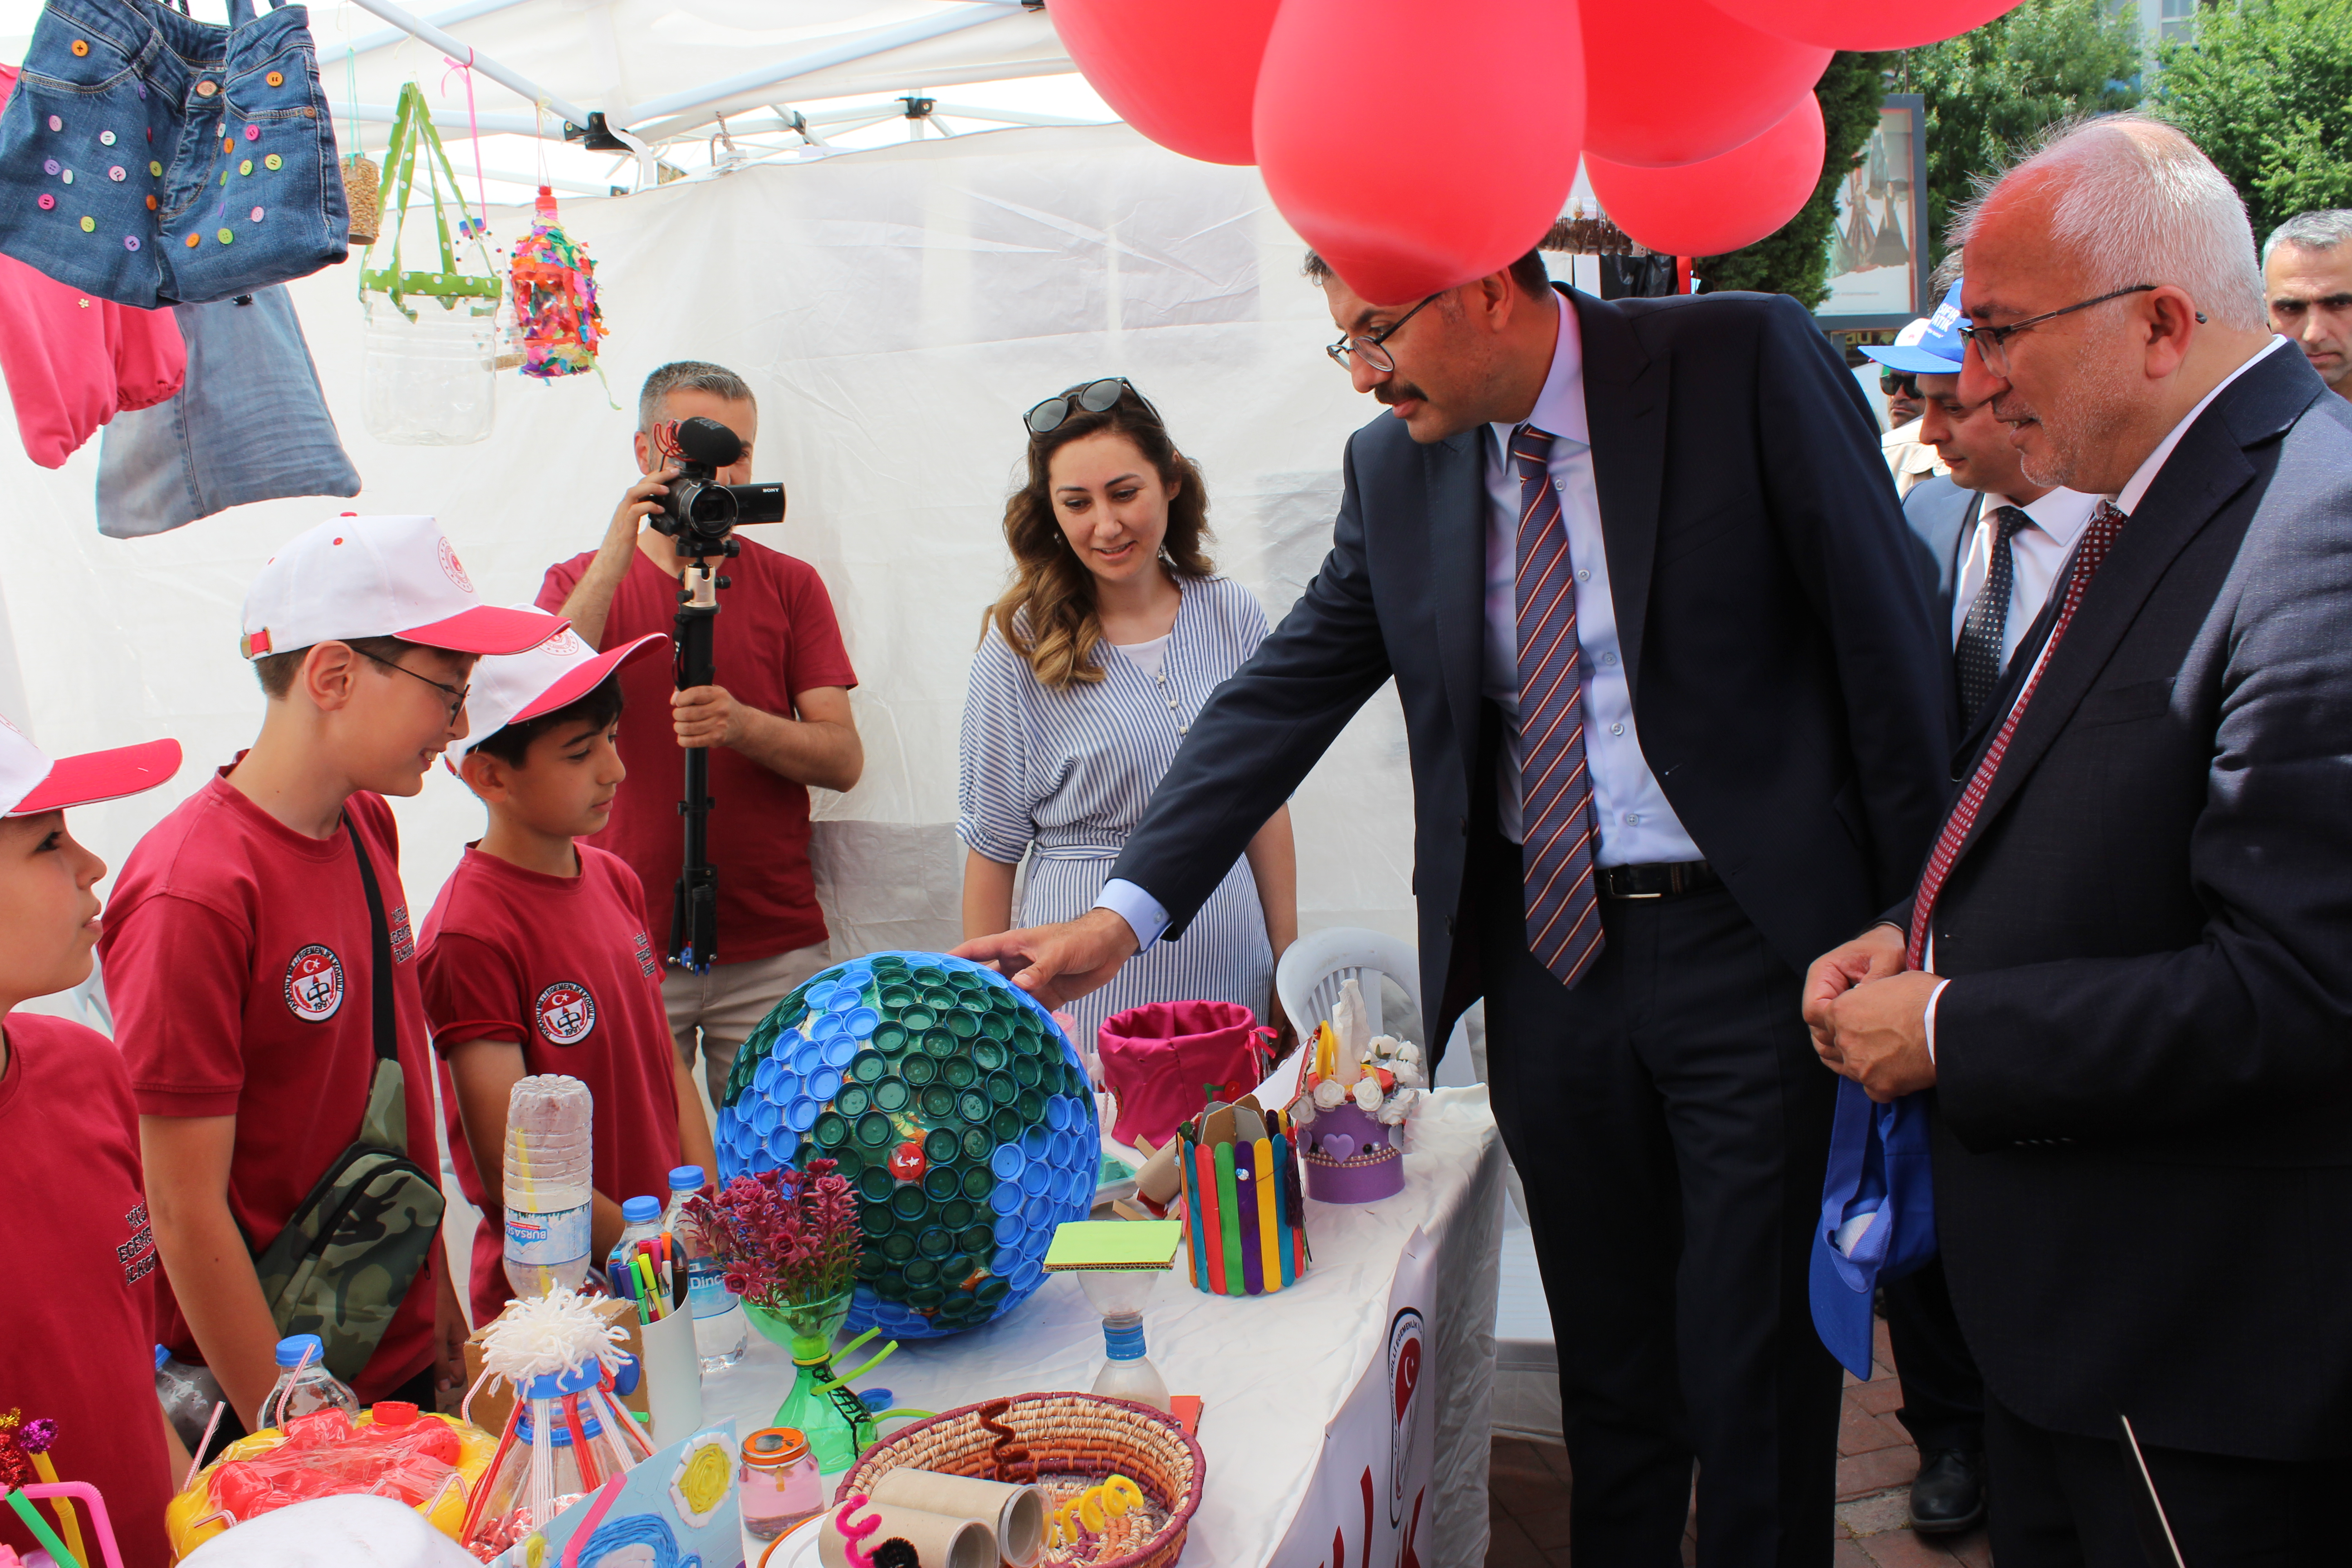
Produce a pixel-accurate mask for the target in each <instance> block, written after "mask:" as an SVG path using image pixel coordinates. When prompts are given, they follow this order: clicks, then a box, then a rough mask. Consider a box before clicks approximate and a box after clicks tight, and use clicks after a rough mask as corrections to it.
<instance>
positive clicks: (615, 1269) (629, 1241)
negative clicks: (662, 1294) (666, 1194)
mask: <svg viewBox="0 0 2352 1568" xmlns="http://www.w3.org/2000/svg"><path fill="white" fill-rule="evenodd" d="M621 1223H622V1229H621V1239H620V1240H618V1241H616V1242H614V1244H613V1252H612V1256H611V1257H610V1258H607V1259H606V1260H605V1263H604V1278H605V1279H607V1280H608V1281H610V1282H611V1284H612V1287H613V1294H614V1295H615V1296H620V1297H624V1298H626V1299H627V1300H632V1301H634V1300H636V1299H637V1297H638V1295H639V1294H640V1293H641V1292H640V1289H639V1287H638V1284H637V1277H636V1274H635V1270H633V1269H632V1268H630V1267H629V1260H630V1259H631V1258H635V1257H636V1255H637V1243H639V1242H641V1241H653V1240H656V1239H657V1238H658V1237H660V1236H661V1233H662V1201H661V1199H659V1198H656V1197H642V1198H630V1199H628V1200H627V1201H626V1202H625V1203H623V1204H622V1205H621Z"/></svg>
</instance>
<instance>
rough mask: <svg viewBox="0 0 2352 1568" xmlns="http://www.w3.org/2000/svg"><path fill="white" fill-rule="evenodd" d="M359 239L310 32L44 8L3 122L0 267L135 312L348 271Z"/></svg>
mask: <svg viewBox="0 0 2352 1568" xmlns="http://www.w3.org/2000/svg"><path fill="white" fill-rule="evenodd" d="M349 244H350V223H349V219H348V217H347V216H346V213H345V210H344V206H343V182H342V175H341V171H340V170H339V169H338V168H337V167H336V163H335V130H334V123H333V121H332V120H331V118H330V117H329V115H328V113H327V108H326V100H325V98H324V96H323V94H322V93H321V92H320V87H319V73H318V58H317V55H316V52H315V51H314V49H313V48H312V47H311V43H310V25H309V18H308V16H307V14H306V13H305V11H304V10H303V8H302V7H301V6H299V5H280V6H278V8H277V9H275V10H273V11H271V12H270V13H269V14H268V16H262V17H259V18H257V17H256V16H255V15H254V10H253V0H229V26H226V27H222V26H216V25H214V24H211V23H205V22H197V21H194V20H191V19H190V18H189V17H187V16H183V15H182V14H180V13H179V12H177V11H173V10H171V9H169V8H167V7H165V6H163V5H158V4H156V3H155V0H49V4H48V5H47V8H46V9H45V10H44V11H43V12H42V14H41V18H40V21H39V23H38V24H37V26H35V28H34V31H33V41H32V47H30V48H29V49H28V50H27V51H26V57H25V66H24V72H23V75H22V76H21V77H20V78H19V79H18V81H17V85H16V92H15V93H14V94H13V95H12V96H11V97H10V98H9V100H8V106H7V109H6V110H5V113H0V252H5V253H6V254H7V255H10V256H13V257H15V258H16V259H18V260H19V261H22V262H25V263H26V264H27V265H28V266H31V267H34V268H37V269H39V270H40V271H42V272H45V273H47V275H48V276H49V277H51V278H54V279H58V281H59V282H61V283H65V284H68V285H69V286H70V287H72V288H75V289H81V290H83V291H85V292H87V293H90V294H95V295H98V296H99V297H100V298H102V299H107V300H114V301H115V302H116V303H118V304H122V305H130V306H133V307H136V308H138V309H141V310H153V309H155V308H156V307H158V306H160V305H170V304H174V303H179V304H203V303H206V302H208V301H211V300H226V299H231V298H234V297H236V296H237V295H240V294H249V293H251V292H253V291H254V290H255V289H262V288H267V287H268V285H270V284H272V283H282V282H285V281H286V280H288V279H294V278H300V277H304V276H306V275H308V274H310V273H312V272H315V271H317V270H318V269H319V268H321V267H325V266H329V265H331V264H332V263H334V262H338V261H341V260H342V259H343V258H344V256H345V255H346V254H347V252H348V249H349Z"/></svg>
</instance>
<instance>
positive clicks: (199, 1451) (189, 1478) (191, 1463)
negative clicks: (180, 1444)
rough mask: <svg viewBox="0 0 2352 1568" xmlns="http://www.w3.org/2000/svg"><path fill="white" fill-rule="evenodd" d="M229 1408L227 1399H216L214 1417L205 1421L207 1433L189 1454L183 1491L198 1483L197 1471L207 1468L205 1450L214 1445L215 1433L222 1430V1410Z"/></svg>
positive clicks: (183, 1480)
mask: <svg viewBox="0 0 2352 1568" xmlns="http://www.w3.org/2000/svg"><path fill="white" fill-rule="evenodd" d="M227 1408H228V1401H227V1400H226V1399H220V1400H215V1401H214V1403H213V1418H212V1419H211V1420H209V1421H207V1422H205V1435H204V1436H203V1437H202V1438H201V1439H199V1440H198V1441H197V1443H196V1451H195V1452H194V1453H193V1454H191V1455H189V1456H188V1473H187V1475H186V1476H185V1477H184V1478H183V1479H182V1480H181V1482H180V1489H181V1490H182V1491H186V1490H187V1489H189V1488H190V1487H192V1486H194V1485H195V1484H196V1472H197V1471H198V1470H201V1469H203V1468H205V1449H206V1448H209V1447H212V1446H213V1434H214V1433H215V1432H217V1431H219V1430H220V1418H221V1412H222V1411H224V1410H226V1409H227Z"/></svg>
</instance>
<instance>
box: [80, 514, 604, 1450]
mask: <svg viewBox="0 0 2352 1568" xmlns="http://www.w3.org/2000/svg"><path fill="white" fill-rule="evenodd" d="M244 619H245V637H244V642H243V649H244V652H245V656H246V657H247V658H250V659H252V660H254V661H255V672H256V674H257V675H258V676H259V678H260V680H261V687H262V690H263V691H264V692H265V693H266V694H267V695H268V704H267V712H266V717H265V718H264V719H263V720H262V725H261V734H260V736H259V737H258V738H257V740H255V742H253V746H252V748H251V749H250V750H248V751H247V752H244V753H242V754H241V755H240V756H239V757H238V758H237V759H236V762H235V763H232V764H231V765H230V766H228V767H226V768H224V769H222V770H221V771H220V773H218V774H217V775H216V776H215V777H214V778H212V779H210V780H208V781H207V782H206V783H205V786H204V787H203V788H202V789H200V790H198V791H197V792H196V793H195V794H194V795H191V796H189V797H188V799H187V800H186V801H184V802H183V803H182V804H181V805H180V806H179V807H178V809H176V810H174V811H173V813H172V814H171V815H170V816H166V817H165V818H164V819H163V821H162V822H159V823H157V824H156V825H155V826H154V828H153V829H152V831H150V832H149V833H148V835H147V836H146V837H144V838H142V839H141V840H140V841H139V844H138V846H137V847H135V848H133V849H132V850H131V856H130V858H129V860H128V861H127V862H126V863H125V865H124V867H123V869H122V876H121V879H120V880H119V881H118V882H117V883H116V886H115V893H114V900H113V904H112V907H111V908H110V910H108V911H107V921H106V929H105V933H104V934H103V935H102V936H101V937H100V942H99V951H100V954H101V956H102V958H103V960H104V962H105V964H106V984H107V992H108V995H109V997H110V999H111V1001H112V1003H113V1005H114V1016H115V1022H116V1035H117V1038H118V1039H119V1040H120V1041H121V1046H122V1051H123V1056H124V1058H126V1060H127V1061H128V1063H129V1065H130V1068H131V1087H132V1089H134V1090H136V1091H137V1094H138V1099H139V1110H140V1121H139V1126H140V1141H141V1144H142V1150H143V1152H144V1154H145V1163H146V1170H147V1183H148V1185H147V1190H148V1193H149V1195H150V1204H149V1206H150V1207H151V1209H152V1212H153V1215H154V1222H155V1244H156V1247H157V1248H158V1249H159V1250H160V1251H161V1252H162V1254H163V1272H164V1275H165V1277H166V1279H165V1288H164V1290H163V1302H164V1309H165V1310H164V1317H163V1332H162V1333H161V1334H160V1335H159V1336H158V1337H159V1338H161V1339H162V1340H163V1342H164V1343H166V1344H168V1345H170V1346H171V1347H172V1350H173V1352H174V1353H175V1354H177V1355H179V1356H180V1357H181V1359H183V1360H192V1359H200V1360H202V1361H203V1362H204V1363H205V1364H206V1365H208V1366H210V1367H211V1368H212V1370H213V1373H214V1375H215V1376H216V1377H217V1378H218V1379H219V1380H220V1385H221V1389H222V1392H223V1394H224V1395H225V1396H226V1398H227V1400H228V1403H229V1408H230V1410H231V1412H232V1413H233V1414H234V1415H236V1419H237V1421H238V1422H239V1423H241V1424H242V1425H243V1426H247V1427H250V1426H252V1425H253V1423H254V1421H255V1420H256V1419H257V1414H258V1412H259V1410H260V1407H261V1402H262V1399H263V1398H264V1397H265V1396H266V1395H267V1394H268V1392H269V1390H270V1387H271V1385H272V1384H275V1383H276V1381H277V1378H278V1365H277V1355H276V1352H277V1345H278V1326H277V1323H276V1321H274V1319H273V1317H272V1315H271V1306H270V1303H269V1301H268V1300H267V1298H266V1297H265V1296H264V1294H263V1291H262V1287H261V1282H260V1279H259V1276H258V1274H257V1271H256V1269H255V1267H254V1258H256V1256H257V1255H258V1254H259V1253H260V1252H262V1251H263V1250H265V1249H266V1248H268V1246H269V1245H270V1243H271V1242H272V1241H273V1240H275V1239H276V1237H277V1236H278V1232H279V1231H281V1230H282V1229H284V1228H285V1226H286V1224H287V1222H288V1220H289V1219H290V1218H291V1217H292V1216H293V1215H294V1214H295V1212H296V1211H297V1209H298V1208H299V1207H300V1205H302V1203H303V1201H304V1199H305V1198H306V1197H307V1196H308V1195H309V1194H310V1192H311V1190H312V1189H313V1188H314V1187H315V1186H316V1185H317V1184H318V1182H319V1180H320V1177H321V1176H323V1175H325V1174H326V1173H328V1171H329V1170H330V1168H331V1167H332V1166H333V1165H334V1164H335V1163H337V1162H338V1160H339V1159H340V1157H341V1155H342V1153H343V1152H344V1151H345V1150H346V1149H347V1148H349V1147H350V1146H351V1144H352V1142H353V1141H354V1140H355V1139H356V1138H357V1137H358V1136H359V1133H360V1131H361V1128H362V1121H363V1119H364V1117H365V1114H366V1110H367V1103H368V1096H369V1089H370V1086H371V1084H372V1083H373V1080H374V1079H375V1076H376V1044H375V1029H374V1009H373V996H374V990H373V988H374V987H375V986H377V985H379V984H389V985H390V986H391V987H392V990H393V1008H392V1012H393V1019H394V1044H395V1053H396V1055H397V1057H398V1059H399V1062H400V1067H401V1074H400V1076H401V1079H402V1083H403V1089H404V1099H405V1103H404V1107H403V1110H404V1121H405V1127H406V1134H407V1135H406V1139H405V1142H406V1152H407V1154H408V1157H409V1158H410V1159H411V1160H412V1161H414V1162H415V1163H418V1164H421V1165H423V1166H425V1169H427V1170H428V1171H429V1170H431V1169H433V1167H434V1162H435V1143H434V1136H433V1080H432V1078H431V1076H430V1068H429V1067H428V1065H427V1064H428V1061H429V1057H428V1055H427V1049H426V1046H425V1005H424V1001H423V999H422V997H421V996H420V994H419V993H418V990H417V983H416V965H415V962H414V960H415V940H414V938H413V937H412V935H411V933H410V931H409V921H408V900H406V898H405V897H404V896H403V894H402V892H401V887H400V872H399V864H400V851H399V840H398V837H397V835H396V834H395V833H394V826H393V817H392V810H391V808H390V807H389V806H387V805H385V804H384V802H383V798H382V797H383V795H415V794H416V793H417V791H418V790H419V789H421V788H422V787H423V786H424V782H425V769H426V768H428V767H430V766H431V765H432V763H433V760H434V759H435V758H436V757H437V756H439V755H440V754H441V752H442V750H443V748H445V747H446V746H447V745H449V744H450V743H451V742H454V741H457V740H461V739H463V738H464V736H465V735H466V732H467V728H466V716H465V712H466V710H465V703H466V696H467V691H466V685H465V682H466V679H467V675H468V674H469V673H470V672H471V671H472V669H473V665H474V660H475V658H477V657H478V656H479V655H482V654H486V653H488V654H503V653H516V652H520V650H521V649H523V648H526V647H530V646H531V645H532V644H534V643H538V642H543V641H545V640H546V639H547V638H548V637H551V636H553V635H554V634H555V633H557V632H559V631H561V630H562V629H563V622H562V619H561V618H560V617H557V616H542V615H539V614H537V613H534V612H530V611H518V610H508V609H499V608H495V607H492V606H490V605H484V604H483V603H482V602H481V601H480V600H479V599H478V597H477V596H476V595H475V594H474V589H473V584H471V583H469V582H468V581H467V578H466V573H465V568H464V567H463V566H462V565H460V564H459V563H458V560H457V552H456V551H455V550H453V549H451V548H450V545H449V542H448V540H447V539H446V538H445V537H443V535H442V532H441V530H440V528H439V527H438V526H437V525H436V523H435V522H434V521H433V520H432V519H431V518H429V517H359V516H356V515H347V516H343V517H339V518H335V519H332V520H331V521H327V522H324V523H321V524H320V525H319V526H318V527H317V528H314V529H312V530H310V531H309V532H307V533H304V534H302V535H300V536H299V537H297V538H296V539H294V540H293V541H292V542H289V543H288V544H287V545H286V546H285V547H284V548H283V549H281V550H280V551H279V552H278V554H277V555H276V556H275V557H274V558H272V560H271V561H270V562H269V563H268V565H266V566H264V567H263V568H262V569H261V572H260V574H259V575H258V576H257V577H256V578H255V579H254V583H253V587H252V589H251V590H250V591H249V592H248V593H247V595H246V600H245V616H244ZM362 856H364V857H365V861H364V867H365V868H367V870H368V871H369V872H370V873H371V874H372V876H373V881H374V883H375V886H376V888H377V889H378V890H379V894H380V898H379V900H378V901H379V902H380V904H381V906H382V908H383V911H384V914H383V920H384V924H385V925H386V926H387V927H388V928H389V931H388V938H389V941H388V945H389V948H390V953H391V959H392V964H391V969H392V973H390V974H378V973H375V970H376V967H377V965H376V961H375V951H376V938H377V931H378V929H379V928H378V926H377V923H376V919H375V917H374V916H373V914H372V912H371V905H370V899H369V895H368V890H367V883H366V879H365V878H363V876H362V865H363V863H362V859H361V857H362ZM438 1250H439V1249H438V1248H437V1247H436V1248H434V1249H433V1251H434V1253H437V1252H438ZM436 1297H438V1298H441V1300H436ZM436 1326H437V1327H439V1328H440V1329H441V1331H442V1332H441V1334H440V1336H439V1337H438V1338H437V1339H436ZM463 1340H464V1321H463V1318H462V1316H461V1315H460V1314H459V1313H458V1312H457V1301H456V1298H455V1297H454V1296H453V1295H451V1294H450V1293H449V1292H448V1290H447V1288H446V1278H444V1271H443V1270H441V1269H439V1268H437V1267H436V1264H435V1261H434V1259H433V1258H432V1257H431V1256H430V1255H428V1258H427V1261H426V1264H425V1267H424V1268H422V1269H421V1270H419V1272H418V1273H417V1274H416V1276H415V1279H414V1280H413V1281H412V1282H411V1284H410V1285H409V1288H408V1290H407V1293H406V1295H405V1296H404V1298H403V1300H402V1302H401V1304H400V1307H399V1309H398V1310H397V1312H396V1313H395V1315H394V1318H393V1320H392V1321H391V1323H390V1325H389V1326H388V1327H387V1328H386V1329H385V1330H384V1331H383V1336H382V1338H381V1339H380V1340H379V1341H378V1342H377V1344H376V1346H375V1349H374V1351H373V1353H372V1354H371V1355H370V1356H369V1358H368V1359H367V1361H366V1363H364V1364H363V1365H362V1366H360V1367H356V1368H352V1367H345V1366H337V1365H336V1364H335V1363H336V1357H335V1352H334V1349H333V1347H330V1351H329V1361H328V1364H329V1365H330V1367H331V1368H333V1370H334V1371H335V1372H336V1373H337V1375H339V1376H341V1377H342V1378H343V1379H344V1381H346V1382H348V1383H349V1384H352V1388H353V1390H354V1391H355V1392H356V1393H357V1394H359V1397H360V1401H361V1403H362V1404H373V1403H374V1402H375V1401H377V1400H380V1399H404V1400H411V1401H414V1402H415V1403H416V1404H418V1405H423V1406H425V1408H427V1409H430V1408H432V1407H433V1405H435V1403H436V1401H435V1390H436V1384H438V1385H439V1386H443V1387H446V1386H451V1385H454V1384H456V1383H457V1381H458V1380H459V1379H460V1378H461V1377H462V1375H463V1367H462V1364H461V1363H457V1361H456V1360H455V1359H454V1355H455V1352H456V1351H457V1350H458V1349H460V1348H462V1344H463ZM436 1363H437V1365H436ZM436 1371H437V1372H438V1373H439V1374H440V1375H439V1377H438V1378H437V1379H436V1375H435V1374H436ZM225 1425H226V1424H225Z"/></svg>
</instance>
